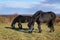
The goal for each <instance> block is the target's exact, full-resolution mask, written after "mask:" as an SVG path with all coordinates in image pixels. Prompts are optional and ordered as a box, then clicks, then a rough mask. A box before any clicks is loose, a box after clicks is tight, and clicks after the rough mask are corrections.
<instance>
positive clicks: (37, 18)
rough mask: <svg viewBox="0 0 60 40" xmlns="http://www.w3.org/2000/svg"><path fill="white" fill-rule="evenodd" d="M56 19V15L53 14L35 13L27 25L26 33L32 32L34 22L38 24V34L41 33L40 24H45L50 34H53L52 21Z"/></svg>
mask: <svg viewBox="0 0 60 40" xmlns="http://www.w3.org/2000/svg"><path fill="white" fill-rule="evenodd" d="M55 19H56V15H55V13H54V12H51V11H50V12H43V11H37V12H36V13H35V14H34V15H33V16H32V18H31V19H30V21H29V23H28V27H29V30H28V32H32V31H33V29H34V22H36V23H37V24H38V29H39V32H41V31H42V29H41V23H43V22H46V23H47V25H48V27H49V28H50V32H54V25H53V23H54V21H55Z"/></svg>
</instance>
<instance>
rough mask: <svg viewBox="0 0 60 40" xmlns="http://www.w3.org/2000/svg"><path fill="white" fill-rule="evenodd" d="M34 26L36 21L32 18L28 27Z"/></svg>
mask: <svg viewBox="0 0 60 40" xmlns="http://www.w3.org/2000/svg"><path fill="white" fill-rule="evenodd" d="M33 26H34V20H33V19H32V18H30V20H29V22H28V27H29V28H32V27H33Z"/></svg>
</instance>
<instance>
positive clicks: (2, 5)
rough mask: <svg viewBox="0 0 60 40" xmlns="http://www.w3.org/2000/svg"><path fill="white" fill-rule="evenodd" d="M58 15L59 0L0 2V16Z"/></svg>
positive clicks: (11, 0)
mask: <svg viewBox="0 0 60 40" xmlns="http://www.w3.org/2000/svg"><path fill="white" fill-rule="evenodd" d="M38 10H42V11H44V12H48V11H53V12H55V14H59V13H60V0H0V15H9V14H22V15H23V14H34V13H35V12H36V11H38Z"/></svg>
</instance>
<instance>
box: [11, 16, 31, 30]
mask: <svg viewBox="0 0 60 40" xmlns="http://www.w3.org/2000/svg"><path fill="white" fill-rule="evenodd" d="M30 18H31V16H22V15H18V16H17V17H15V18H14V20H13V21H12V23H11V27H12V29H15V24H16V23H18V27H19V29H22V24H21V23H25V22H26V21H27V22H28V21H29V20H30Z"/></svg>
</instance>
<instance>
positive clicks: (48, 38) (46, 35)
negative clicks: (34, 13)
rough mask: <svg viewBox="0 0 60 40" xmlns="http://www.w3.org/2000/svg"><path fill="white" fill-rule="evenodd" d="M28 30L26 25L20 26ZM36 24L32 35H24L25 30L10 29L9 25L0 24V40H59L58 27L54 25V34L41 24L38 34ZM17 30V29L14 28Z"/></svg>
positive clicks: (59, 30)
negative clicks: (40, 30) (40, 31)
mask: <svg viewBox="0 0 60 40" xmlns="http://www.w3.org/2000/svg"><path fill="white" fill-rule="evenodd" d="M22 25H23V28H28V27H27V23H24V24H22ZM36 26H37V24H35V27H34V28H35V29H34V31H33V32H32V33H25V31H27V30H13V29H10V28H11V27H10V24H0V40H60V26H59V25H55V32H52V33H50V32H49V28H48V27H47V26H46V25H45V24H42V30H43V31H42V33H38V29H37V27H36ZM16 28H17V27H16Z"/></svg>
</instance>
